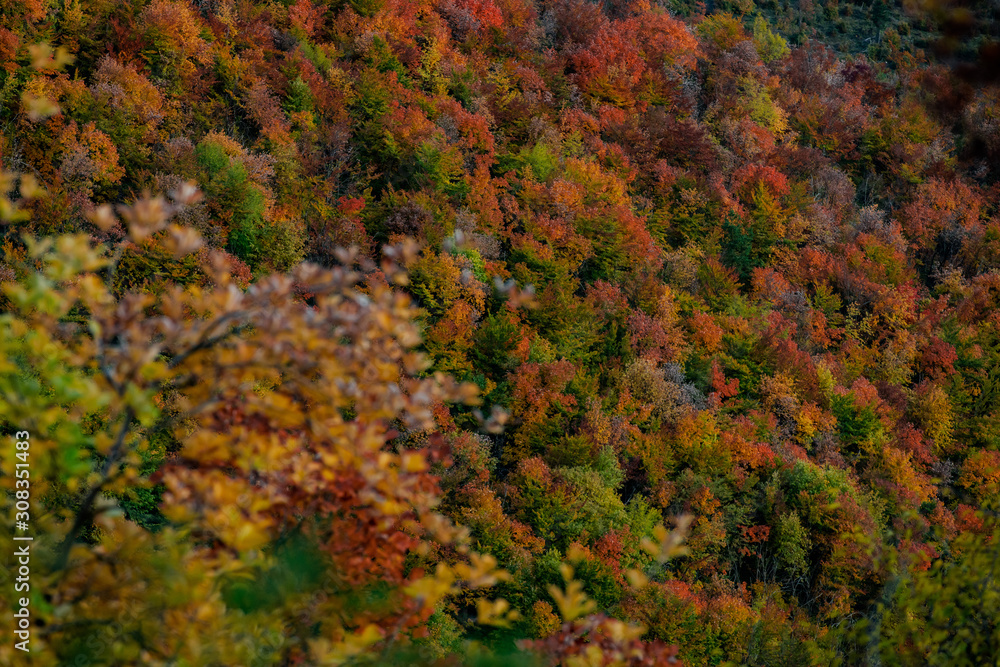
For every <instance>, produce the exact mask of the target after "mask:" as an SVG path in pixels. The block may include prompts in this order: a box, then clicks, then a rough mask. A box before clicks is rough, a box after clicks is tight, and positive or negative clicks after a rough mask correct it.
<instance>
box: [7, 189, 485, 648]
mask: <svg viewBox="0 0 1000 667" xmlns="http://www.w3.org/2000/svg"><path fill="white" fill-rule="evenodd" d="M195 196H196V195H195V194H194V191H193V189H190V188H188V189H184V190H182V191H180V192H178V193H175V198H174V200H173V201H170V202H168V201H165V200H163V199H160V198H156V199H146V200H141V201H139V202H136V203H135V205H133V206H130V207H120V208H119V214H120V215H121V216H122V218H123V220H124V222H125V223H127V225H128V228H129V234H130V237H131V239H132V240H133V241H135V242H140V241H142V240H143V238H145V237H149V236H154V237H157V238H160V239H161V243H162V244H163V245H164V246H165V247H167V248H169V249H171V250H172V251H173V252H175V253H176V254H177V255H178V256H183V255H186V254H188V253H190V252H191V251H193V250H194V249H196V248H197V247H198V245H199V243H200V241H199V239H198V237H197V235H196V234H194V233H193V232H192V231H191V230H188V229H185V228H182V227H179V226H177V225H169V226H167V218H168V217H169V215H170V214H171V213H172V212H174V211H176V210H178V209H179V208H180V207H181V206H182V205H183V204H184V203H186V202H191V201H192V200H193V199H194V198H195ZM94 221H95V223H97V224H99V225H100V226H102V227H106V226H110V225H111V224H114V223H116V222H117V220H116V216H115V215H114V213H113V212H112V211H111V210H109V209H107V208H106V209H102V210H101V211H100V212H99V213H98V214H97V215H96V216H95V217H94ZM25 242H26V243H27V246H28V257H30V258H31V261H33V262H37V266H38V267H39V268H38V269H37V270H34V271H29V272H28V275H27V277H26V279H25V280H23V281H21V282H18V283H7V284H5V286H4V291H5V294H6V296H7V299H8V300H9V303H10V306H11V307H10V308H9V312H6V313H4V314H3V315H2V316H0V329H2V335H0V341H2V342H0V345H2V348H3V349H2V355H0V357H2V358H3V359H4V363H3V364H2V365H0V387H2V391H0V396H2V398H0V414H3V421H2V429H3V433H4V435H5V436H6V439H7V440H8V441H12V440H13V439H14V436H15V435H16V436H17V438H16V439H17V440H18V441H21V442H23V443H26V444H25V445H23V446H19V447H18V448H17V449H15V448H14V447H4V449H3V457H4V468H5V470H7V469H9V470H14V469H15V463H17V462H21V463H27V464H28V467H27V468H26V469H28V470H30V477H29V478H28V479H30V482H31V484H30V510H29V511H28V512H27V516H28V519H27V521H29V522H30V523H29V525H30V533H31V534H32V536H33V537H34V541H33V542H32V543H31V549H32V551H31V553H32V561H31V562H32V570H31V571H32V579H31V588H30V590H26V591H25V592H24V596H25V597H26V598H27V599H28V600H29V603H28V604H29V608H30V609H31V614H32V619H33V623H34V624H35V625H34V627H33V633H32V643H31V652H32V653H33V654H34V657H35V659H36V660H37V661H38V662H39V664H43V663H44V664H57V663H64V662H65V661H66V660H70V659H77V658H78V657H79V656H80V655H85V656H87V658H88V659H89V660H90V661H91V664H168V663H174V662H176V661H178V660H180V661H186V662H189V663H192V664H210V663H223V664H264V663H268V664H270V663H286V662H287V661H298V660H308V661H310V662H313V663H314V664H323V663H336V662H338V661H340V660H343V659H345V658H346V657H348V656H351V655H355V654H357V653H359V652H360V651H362V650H364V649H365V648H366V647H371V646H373V645H374V646H383V647H387V646H389V645H391V644H392V643H393V642H395V641H397V639H399V638H400V637H401V636H402V635H403V634H405V633H409V632H410V630H411V629H412V628H413V627H414V626H416V625H418V624H422V623H423V622H424V621H426V619H427V618H428V616H429V615H430V614H431V612H432V611H433V609H434V607H435V606H436V604H437V603H438V601H439V600H441V598H442V596H444V595H448V594H451V593H454V592H457V591H459V590H460V589H461V588H463V587H467V585H468V586H471V587H477V586H480V585H484V584H489V583H491V582H494V581H496V580H497V575H496V574H495V573H494V566H495V561H493V560H492V559H490V558H489V557H486V558H485V559H484V558H483V557H480V556H478V555H475V554H471V553H469V552H468V550H467V548H466V547H463V546H462V545H461V540H458V541H456V539H455V538H457V537H460V533H458V532H456V529H455V528H454V527H452V526H451V524H450V523H449V522H448V521H446V520H445V519H443V517H441V516H440V515H438V514H436V513H435V511H434V506H435V504H436V494H437V485H436V481H435V478H434V477H433V476H432V475H431V474H430V473H429V464H430V462H432V461H433V460H435V459H437V458H440V457H441V456H443V449H442V447H443V443H442V441H441V438H440V436H436V435H431V436H430V437H429V438H428V439H427V442H426V445H425V446H423V447H422V448H420V449H404V448H397V447H395V446H393V444H392V440H393V438H394V437H396V436H397V435H398V433H399V431H400V430H408V431H427V430H430V429H433V428H434V417H433V412H432V407H433V406H434V404H436V403H438V402H440V401H451V400H472V399H473V396H474V390H470V388H469V387H468V386H460V385H458V384H456V383H455V382H454V381H452V380H450V379H448V378H446V377H444V376H440V375H435V376H431V377H427V378H425V379H418V377H417V375H418V374H419V373H420V372H421V371H422V370H423V369H424V368H425V367H426V366H425V362H424V360H423V358H422V357H421V356H420V355H419V354H417V353H415V352H414V351H413V347H414V346H415V345H416V344H417V343H418V342H419V336H418V333H417V330H416V328H415V326H414V322H413V320H414V316H415V314H416V311H415V310H414V308H413V306H411V304H410V301H409V299H408V298H407V297H405V296H404V295H402V294H400V293H398V292H395V291H394V290H392V289H391V288H390V287H389V286H388V285H383V286H379V285H377V284H376V285H374V286H373V287H371V288H370V289H369V290H368V292H367V294H362V293H361V292H359V291H358V281H359V280H360V278H361V277H362V274H361V273H359V272H358V271H356V270H354V269H353V262H354V259H355V258H354V257H353V256H352V255H351V254H350V253H347V252H344V253H341V254H340V257H341V259H342V260H343V264H341V265H340V266H338V267H336V268H334V269H332V270H328V271H327V270H320V269H318V268H317V267H314V266H309V265H302V266H300V267H299V268H298V269H296V272H295V273H294V274H293V275H291V276H280V275H276V276H271V277H269V278H266V279H263V280H261V281H259V282H258V283H256V284H255V285H253V286H252V287H250V288H249V289H248V290H247V291H245V292H244V291H242V290H240V289H239V288H238V287H237V286H236V285H235V284H234V283H233V281H232V279H231V277H230V276H229V274H228V273H227V271H226V267H225V263H224V262H222V261H219V258H218V257H213V258H211V259H210V260H209V261H208V262H206V265H205V266H203V267H202V268H203V270H204V271H205V272H206V273H207V274H208V276H209V277H210V283H209V284H208V285H206V286H205V287H203V288H202V287H197V286H191V287H188V288H184V287H182V286H181V285H172V286H171V287H170V288H169V289H167V290H165V291H164V292H163V293H162V294H160V295H159V296H152V295H149V294H142V293H136V292H127V293H125V294H124V295H122V296H121V297H120V298H119V297H116V296H115V295H114V293H113V292H112V291H111V290H110V289H109V287H108V285H107V282H108V281H109V279H112V278H113V276H114V273H115V271H116V270H117V268H118V266H117V263H118V260H119V258H120V257H121V252H120V251H119V252H118V253H116V255H115V257H113V258H109V257H108V253H107V249H106V248H104V247H103V246H98V245H95V244H94V243H93V242H92V241H90V240H88V239H87V238H86V237H83V236H79V235H78V236H63V237H59V238H56V239H43V240H37V241H36V240H33V239H31V238H26V239H25ZM394 256H395V257H398V258H400V259H404V258H405V257H406V252H405V250H399V251H393V250H391V249H390V250H388V251H387V259H386V262H385V263H384V264H383V266H382V270H383V271H384V272H385V273H386V274H387V275H389V276H392V277H397V276H399V275H401V270H400V269H399V268H398V267H399V265H398V264H396V263H395V262H394V261H393V260H391V259H389V258H390V257H394ZM303 293H306V294H308V295H309V296H308V298H309V302H310V304H307V303H306V302H305V301H304V300H303V298H302V297H301V294H303ZM15 454H17V455H18V456H15ZM150 473H152V474H150ZM2 484H3V485H4V488H5V489H7V490H10V491H11V492H13V490H14V489H15V478H14V476H13V475H8V476H4V477H3V478H2ZM154 485H159V486H161V487H162V494H163V495H162V498H163V501H162V505H161V508H160V509H161V510H162V519H163V522H162V523H161V525H160V526H159V527H158V529H153V530H150V529H146V528H143V527H141V526H140V525H137V524H136V523H134V522H132V521H130V520H129V519H128V518H127V516H126V515H123V512H122V509H123V508H125V510H126V514H127V513H128V507H129V506H130V505H129V501H130V500H134V499H135V498H136V497H137V494H141V493H142V492H143V491H144V490H147V489H150V488H152V487H153V486H154ZM18 488H20V487H18ZM15 500H16V498H15V495H14V494H13V493H9V494H8V493H5V494H4V495H3V501H2V506H3V512H2V516H3V519H2V521H3V522H4V529H5V530H8V531H11V532H13V531H14V526H13V524H12V523H10V522H11V521H13V519H14V517H15ZM133 506H134V505H133ZM431 543H437V544H440V545H452V546H453V547H454V548H457V549H458V551H456V552H454V556H453V558H452V559H451V560H450V563H451V564H450V565H449V564H448V563H446V562H439V563H438V564H437V566H436V569H435V570H433V572H432V573H429V574H424V573H423V570H422V569H421V568H411V567H408V566H407V565H406V558H407V556H408V554H411V553H413V552H414V549H417V548H418V547H419V545H421V544H423V545H424V547H423V548H424V549H426V548H429V545H430V544H431ZM418 551H419V549H418ZM463 582H464V583H463ZM251 591H253V594H251ZM3 595H4V597H5V604H7V605H8V607H9V608H11V609H13V608H15V605H16V601H15V599H13V598H11V597H10V596H12V595H14V596H15V598H16V597H19V596H17V595H16V594H15V593H14V588H13V586H5V587H4V594H3ZM362 610H364V611H362ZM502 615H503V614H502V613H501V614H500V616H502ZM8 628H10V626H9V625H8ZM3 632H4V643H3V647H2V648H0V654H2V655H3V659H4V661H5V662H6V661H11V660H13V659H14V658H13V655H14V653H13V651H14V649H13V648H12V647H13V644H14V642H13V641H12V640H13V637H12V636H11V635H10V632H11V631H10V630H9V629H5V630H4V631H3Z"/></svg>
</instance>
